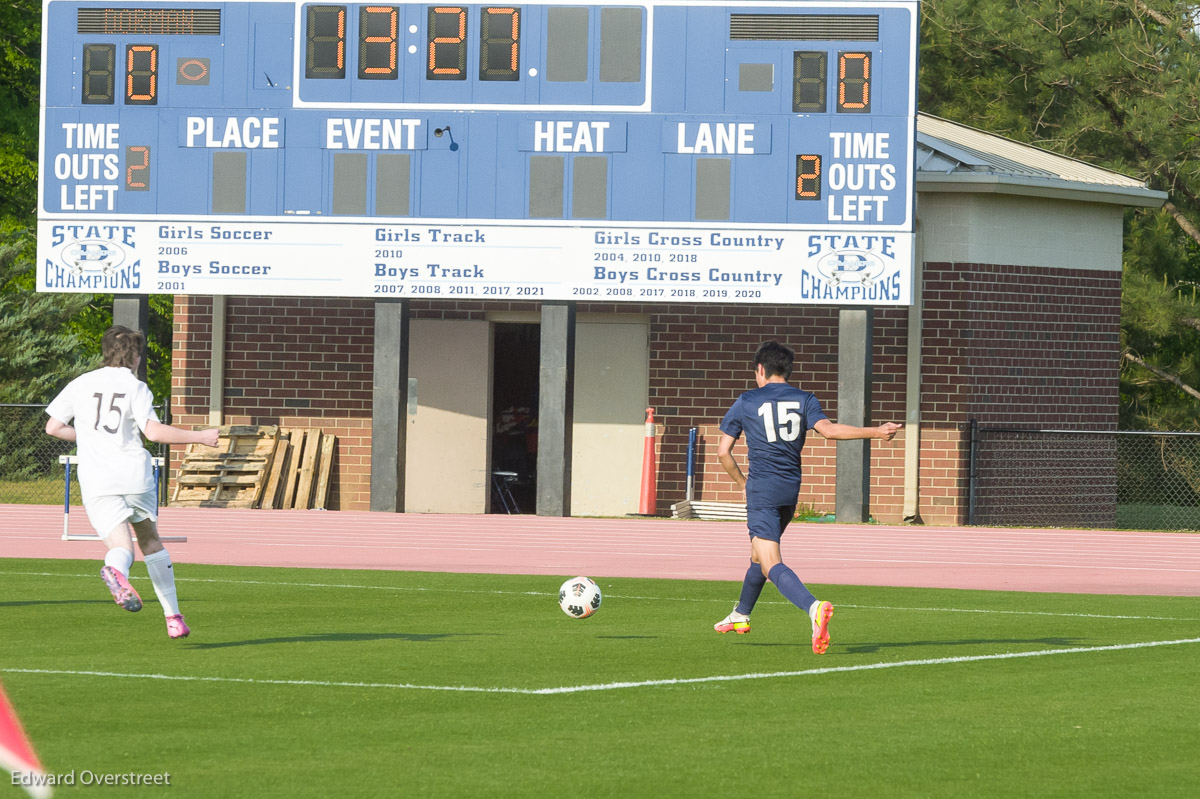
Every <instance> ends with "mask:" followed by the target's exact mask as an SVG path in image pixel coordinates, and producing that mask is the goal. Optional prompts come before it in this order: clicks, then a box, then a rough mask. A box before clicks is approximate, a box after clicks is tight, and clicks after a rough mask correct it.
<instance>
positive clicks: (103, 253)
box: [58, 239, 126, 275]
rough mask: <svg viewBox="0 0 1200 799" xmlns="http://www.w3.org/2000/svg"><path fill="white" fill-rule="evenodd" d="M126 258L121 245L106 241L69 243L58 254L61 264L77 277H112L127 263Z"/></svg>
mask: <svg viewBox="0 0 1200 799" xmlns="http://www.w3.org/2000/svg"><path fill="white" fill-rule="evenodd" d="M125 258H126V254H125V250H124V248H123V247H121V245H119V244H117V243H116V242H114V241H106V240H104V239H77V240H75V241H69V242H67V243H66V244H64V245H63V246H62V248H61V249H60V250H59V253H58V259H59V262H60V263H62V264H63V265H64V266H66V267H67V268H68V269H70V270H71V271H72V272H74V273H75V274H76V275H82V274H84V273H88V272H92V273H96V272H98V273H100V274H103V275H112V274H113V273H115V272H116V271H117V269H119V268H120V267H121V265H122V264H123V263H125Z"/></svg>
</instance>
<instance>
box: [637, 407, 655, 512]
mask: <svg viewBox="0 0 1200 799" xmlns="http://www.w3.org/2000/svg"><path fill="white" fill-rule="evenodd" d="M657 505H658V464H657V462H656V460H655V457H654V409H653V408H647V409H646V444H645V447H644V448H643V450H642V493H641V499H640V500H639V502H638V514H640V515H642V516H653V515H654V511H655V508H656V506H657Z"/></svg>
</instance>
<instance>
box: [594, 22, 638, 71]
mask: <svg viewBox="0 0 1200 799" xmlns="http://www.w3.org/2000/svg"><path fill="white" fill-rule="evenodd" d="M641 79H642V10H641V9H640V8H603V9H601V10H600V80H601V81H602V82H605V83H637V82H638V81H640V80H641Z"/></svg>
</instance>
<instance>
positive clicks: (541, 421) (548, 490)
mask: <svg viewBox="0 0 1200 799" xmlns="http://www.w3.org/2000/svg"><path fill="white" fill-rule="evenodd" d="M538 371H539V374H538V385H539V391H538V454H537V515H538V516H570V515H571V427H572V425H573V424H574V421H575V420H574V411H573V408H574V405H575V303H573V302H544V303H542V323H541V360H540V366H539V369H538Z"/></svg>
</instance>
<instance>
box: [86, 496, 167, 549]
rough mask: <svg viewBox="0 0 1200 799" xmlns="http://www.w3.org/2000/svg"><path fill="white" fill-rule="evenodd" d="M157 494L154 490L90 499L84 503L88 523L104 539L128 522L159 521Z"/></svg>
mask: <svg viewBox="0 0 1200 799" xmlns="http://www.w3.org/2000/svg"><path fill="white" fill-rule="evenodd" d="M156 494H157V491H156V490H155V489H153V488H152V489H150V490H149V491H146V492H145V493H142V494H104V495H101V496H98V497H88V498H87V499H85V500H84V501H83V509H84V510H85V511H87V517H88V521H89V522H91V523H92V527H93V528H94V529H95V531H96V534H97V535H99V536H100V538H102V539H104V538H108V535H109V533H111V532H112V531H113V530H115V529H117V528H118V527H120V526H121V525H122V524H124V523H125V522H127V521H128V522H140V521H144V520H146V519H149V520H150V521H152V522H154V521H158V509H157V507H156V506H157V504H158V503H157V502H156V501H155V500H156V498H157V497H156Z"/></svg>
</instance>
